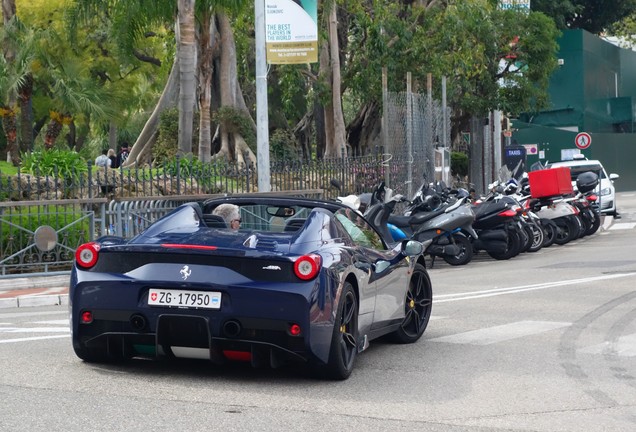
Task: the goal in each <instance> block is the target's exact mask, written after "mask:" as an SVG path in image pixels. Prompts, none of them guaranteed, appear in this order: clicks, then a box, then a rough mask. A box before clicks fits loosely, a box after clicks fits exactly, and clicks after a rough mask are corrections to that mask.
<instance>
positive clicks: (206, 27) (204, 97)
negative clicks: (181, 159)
mask: <svg viewBox="0 0 636 432" xmlns="http://www.w3.org/2000/svg"><path fill="white" fill-rule="evenodd" d="M215 34H216V25H215V20H214V16H213V15H212V14H210V13H206V14H205V16H204V17H203V18H202V22H201V35H200V37H199V49H200V51H201V58H200V63H199V67H198V71H199V160H200V161H201V162H210V159H211V156H212V130H211V126H212V125H211V118H210V117H211V116H210V114H211V109H212V73H213V71H214V62H213V58H212V57H213V53H214V46H213V44H214V41H215Z"/></svg>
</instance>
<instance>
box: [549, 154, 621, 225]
mask: <svg viewBox="0 0 636 432" xmlns="http://www.w3.org/2000/svg"><path fill="white" fill-rule="evenodd" d="M558 167H568V168H570V172H571V175H572V185H573V186H574V187H575V188H576V178H577V176H578V175H579V174H581V173H584V172H586V171H592V172H595V173H596V174H598V177H599V180H600V181H599V185H598V186H597V187H596V193H597V194H598V195H599V205H600V206H601V212H602V213H607V214H609V215H612V216H617V215H618V211H617V208H616V190H615V188H614V180H616V179H617V178H618V177H619V175H618V174H614V173H611V174H610V175H609V176H608V175H607V172H606V171H605V168H603V164H602V163H601V162H600V161H597V160H588V159H578V158H577V159H574V160H569V161H561V162H550V163H548V164H546V168H558Z"/></svg>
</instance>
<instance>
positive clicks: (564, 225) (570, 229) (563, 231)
mask: <svg viewBox="0 0 636 432" xmlns="http://www.w3.org/2000/svg"><path fill="white" fill-rule="evenodd" d="M555 223H556V224H557V227H558V229H557V235H556V237H555V238H554V242H555V243H556V244H558V245H564V244H566V243H568V242H569V241H571V240H572V239H575V238H576V235H577V234H578V232H579V228H578V224H577V223H576V222H575V221H573V220H571V219H569V218H567V217H561V218H558V219H555Z"/></svg>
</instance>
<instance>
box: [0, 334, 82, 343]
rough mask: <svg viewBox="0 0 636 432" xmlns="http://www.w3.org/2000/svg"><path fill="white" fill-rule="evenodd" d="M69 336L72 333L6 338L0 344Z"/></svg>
mask: <svg viewBox="0 0 636 432" xmlns="http://www.w3.org/2000/svg"><path fill="white" fill-rule="evenodd" d="M67 337H71V335H70V334H68V335H55V336H37V337H29V338H19V339H6V340H0V344H3V343H13V342H28V341H36V340H43V339H59V338H67Z"/></svg>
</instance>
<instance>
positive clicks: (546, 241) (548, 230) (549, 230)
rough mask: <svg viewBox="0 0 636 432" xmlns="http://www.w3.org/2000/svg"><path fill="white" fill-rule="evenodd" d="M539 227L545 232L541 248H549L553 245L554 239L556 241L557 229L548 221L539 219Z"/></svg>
mask: <svg viewBox="0 0 636 432" xmlns="http://www.w3.org/2000/svg"><path fill="white" fill-rule="evenodd" d="M541 225H542V226H543V229H544V231H545V236H544V237H543V247H550V246H552V245H553V244H554V239H556V235H557V231H558V227H557V225H556V224H555V223H554V222H552V220H550V219H541Z"/></svg>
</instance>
